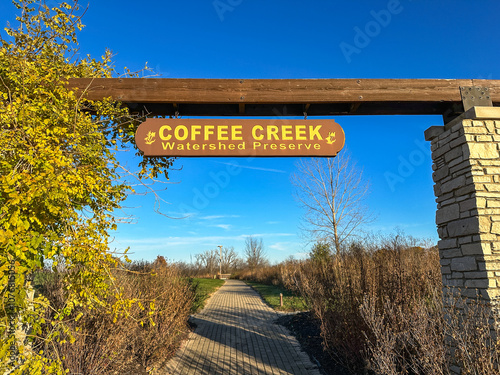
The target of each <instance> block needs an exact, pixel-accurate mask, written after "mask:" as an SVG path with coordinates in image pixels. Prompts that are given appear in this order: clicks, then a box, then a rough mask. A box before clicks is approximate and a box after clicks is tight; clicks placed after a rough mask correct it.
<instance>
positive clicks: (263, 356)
mask: <svg viewBox="0 0 500 375" xmlns="http://www.w3.org/2000/svg"><path fill="white" fill-rule="evenodd" d="M277 317H278V314H277V313H276V312H275V311H274V310H273V309H271V308H270V307H269V306H267V305H266V304H265V303H264V302H262V300H261V298H260V297H259V295H258V294H257V293H256V292H255V291H254V290H253V289H252V288H250V287H249V286H248V285H246V284H245V283H243V282H242V281H238V280H227V281H226V283H225V284H224V286H222V287H221V288H220V289H219V290H218V291H217V293H215V294H214V295H213V296H212V298H210V300H209V301H208V303H207V305H206V306H205V308H204V309H203V311H201V312H200V313H199V314H196V315H195V316H194V317H192V318H191V319H192V320H193V323H195V324H196V325H197V328H196V329H195V331H194V332H193V333H191V334H190V336H189V338H188V340H187V341H186V342H185V343H184V344H183V346H182V347H181V349H180V350H179V351H178V353H177V355H176V356H175V357H174V358H173V359H172V360H171V361H169V362H168V364H167V366H166V367H165V368H163V369H162V370H161V371H160V373H161V374H169V375H174V374H175V375H205V374H206V375H217V374H225V375H226V374H227V375H233V374H234V375H241V374H252V375H255V374H293V375H302V374H304V375H306V374H307V375H320V372H319V370H318V369H317V367H316V366H315V365H313V364H312V363H311V361H310V360H309V357H308V356H307V354H306V353H304V352H302V351H301V349H300V345H299V344H298V342H297V341H296V340H295V338H294V337H293V336H291V335H290V333H289V332H288V330H287V329H286V328H284V327H282V326H280V325H277V324H274V320H275V319H276V318H277Z"/></svg>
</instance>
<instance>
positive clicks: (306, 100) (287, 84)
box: [68, 78, 500, 115]
mask: <svg viewBox="0 0 500 375" xmlns="http://www.w3.org/2000/svg"><path fill="white" fill-rule="evenodd" d="M68 86H69V87H70V88H71V89H74V90H76V91H78V92H80V93H82V92H85V97H86V98H88V99H90V100H99V99H102V98H104V97H112V98H114V99H116V100H118V101H122V102H124V103H127V104H128V105H132V106H134V105H135V107H140V106H143V105H144V106H149V107H148V109H149V108H155V109H154V110H153V111H152V112H153V113H156V112H159V111H160V112H161V111H164V112H165V113H168V112H169V111H170V109H171V108H172V104H173V103H176V104H180V105H182V108H183V115H189V114H190V113H192V115H203V114H209V115H217V112H218V111H219V112H220V114H219V115H238V113H239V112H240V110H241V106H240V104H245V110H246V114H248V115H259V114H260V113H261V114H262V115H266V114H267V113H268V112H271V110H270V109H269V108H268V107H267V106H273V108H279V110H280V111H281V110H283V106H287V105H288V106H292V107H293V106H294V105H299V104H300V105H301V107H302V106H303V105H305V104H311V108H310V111H308V114H311V115H318V114H323V113H324V114H331V113H343V114H349V113H351V114H354V113H355V114H372V112H373V114H377V113H375V112H377V110H380V111H381V112H383V113H384V114H391V113H392V114H398V113H416V114H418V113H421V114H429V113H436V114H443V113H445V112H446V111H449V105H452V104H457V103H460V104H461V95H460V86H481V87H489V88H490V95H491V98H492V101H493V104H494V105H499V104H500V81H498V80H470V79H247V80H240V79H170V78H168V79H154V78H96V79H87V78H79V79H69V84H68ZM214 105H217V106H219V107H217V106H214ZM233 105H234V106H235V108H234V109H233V107H232V106H233ZM252 105H253V107H252ZM344 105H345V106H346V107H345V108H344ZM302 108H303V107H302ZM353 108H354V109H356V111H352V109H353ZM285 109H286V108H285ZM233 112H234V114H233ZM296 112H299V110H297V111H296ZM344 112H345V113H344ZM290 114H292V113H290Z"/></svg>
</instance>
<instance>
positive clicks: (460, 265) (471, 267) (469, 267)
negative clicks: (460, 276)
mask: <svg viewBox="0 0 500 375" xmlns="http://www.w3.org/2000/svg"><path fill="white" fill-rule="evenodd" d="M450 267H451V270H452V271H476V270H477V263H476V258H475V257H473V256H464V257H458V258H453V259H452V260H451V264H450Z"/></svg>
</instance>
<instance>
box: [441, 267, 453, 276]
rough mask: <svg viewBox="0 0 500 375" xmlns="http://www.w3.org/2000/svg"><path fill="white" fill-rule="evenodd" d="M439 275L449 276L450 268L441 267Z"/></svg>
mask: <svg viewBox="0 0 500 375" xmlns="http://www.w3.org/2000/svg"><path fill="white" fill-rule="evenodd" d="M441 274H442V275H451V268H450V267H449V266H443V267H441Z"/></svg>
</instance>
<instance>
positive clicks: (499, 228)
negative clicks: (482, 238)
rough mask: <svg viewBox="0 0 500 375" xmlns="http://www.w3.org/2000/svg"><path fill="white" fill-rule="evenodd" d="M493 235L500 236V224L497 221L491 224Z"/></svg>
mask: <svg viewBox="0 0 500 375" xmlns="http://www.w3.org/2000/svg"><path fill="white" fill-rule="evenodd" d="M491 233H494V234H500V222H499V221H495V222H493V223H492V224H491Z"/></svg>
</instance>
